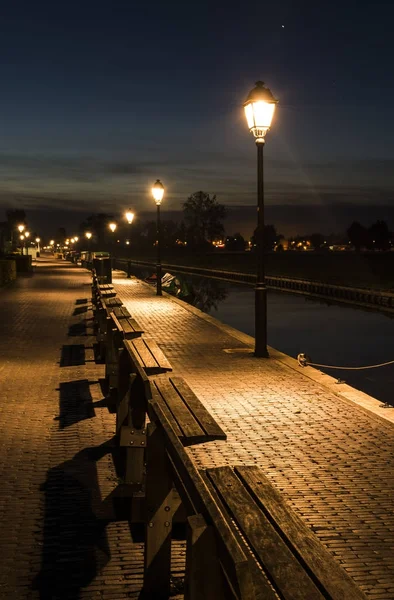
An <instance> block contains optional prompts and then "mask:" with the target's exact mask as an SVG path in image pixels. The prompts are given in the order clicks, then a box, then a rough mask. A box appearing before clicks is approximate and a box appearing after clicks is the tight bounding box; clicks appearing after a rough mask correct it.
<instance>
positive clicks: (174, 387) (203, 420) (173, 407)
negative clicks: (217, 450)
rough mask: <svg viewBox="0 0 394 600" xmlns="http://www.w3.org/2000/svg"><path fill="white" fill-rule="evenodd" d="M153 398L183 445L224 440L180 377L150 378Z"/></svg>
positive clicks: (217, 427) (224, 436)
mask: <svg viewBox="0 0 394 600" xmlns="http://www.w3.org/2000/svg"><path fill="white" fill-rule="evenodd" d="M151 384H152V385H151V389H152V397H153V399H154V400H155V401H156V402H157V403H158V404H159V405H160V406H161V408H162V410H163V412H164V414H165V415H166V416H167V419H168V420H169V421H170V422H172V426H173V428H174V431H175V434H176V435H177V436H178V438H179V439H180V440H181V442H182V444H183V445H184V446H191V445H194V444H201V443H204V442H209V441H211V440H225V439H226V434H225V433H224V431H223V430H222V429H221V428H220V427H219V425H218V424H217V423H216V421H215V419H214V418H213V417H212V416H211V415H210V414H209V412H208V411H207V409H206V408H205V406H204V405H203V404H202V403H201V402H200V400H199V399H198V398H197V396H196V395H195V393H194V392H193V391H192V390H191V389H190V387H189V386H188V385H187V383H186V382H185V380H184V379H183V378H182V377H172V376H171V377H166V378H158V379H153V380H152V382H151Z"/></svg>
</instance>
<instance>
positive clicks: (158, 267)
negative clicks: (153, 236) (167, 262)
mask: <svg viewBox="0 0 394 600" xmlns="http://www.w3.org/2000/svg"><path fill="white" fill-rule="evenodd" d="M160 238H161V231H160V204H158V205H157V264H156V295H157V296H162V295H163V294H162V291H161V277H162V275H161V251H160V246H161V240H160Z"/></svg>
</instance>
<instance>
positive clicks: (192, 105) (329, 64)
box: [0, 0, 394, 224]
mask: <svg viewBox="0 0 394 600" xmlns="http://www.w3.org/2000/svg"><path fill="white" fill-rule="evenodd" d="M393 26H394V6H393V3H391V2H384V3H383V2H372V1H371V2H370V1H367V2H362V1H360V0H359V1H358V2H349V1H346V0H344V1H343V2H330V3H323V2H319V1H317V2H316V1H315V2H300V1H297V2H296V1H294V2H291V1H286V2H281V1H278V0H276V1H275V2H272V3H271V2H270V3H269V2H264V1H260V2H255V3H253V2H231V1H229V2H217V1H216V2H215V1H214V0H211V1H210V2H205V1H202V2H192V3H190V2H185V1H184V2H178V1H170V0H169V1H168V2H164V1H163V2H158V1H152V2H149V1H145V2H143V1H138V2H136V1H132V0H129V1H127V2H117V1H116V0H113V1H112V2H111V1H109V0H108V1H107V2H99V1H98V2H90V1H89V0H83V1H82V0H81V1H80V2H78V3H77V2H74V1H70V2H61V3H56V2H53V1H51V2H47V1H42V2H40V1H39V0H38V2H37V3H35V2H31V1H28V2H18V1H17V0H15V1H13V2H7V4H3V6H2V11H1V19H0V28H1V30H0V57H1V58H0V76H1V93H0V106H1V112H0V118H1V134H0V205H1V207H2V208H4V209H5V208H8V207H14V208H16V207H19V208H25V210H26V211H28V212H29V213H30V214H32V211H33V209H34V211H35V214H36V219H37V215H40V218H42V215H43V214H44V212H43V209H48V208H50V209H51V210H52V217H50V216H49V221H51V218H52V220H55V216H54V215H55V214H56V211H57V210H69V211H79V212H81V213H83V212H84V213H90V212H98V211H100V210H106V211H111V212H115V213H116V212H118V211H121V210H123V208H126V207H128V206H132V207H133V208H134V209H135V210H136V211H137V212H142V211H146V210H148V209H150V207H151V206H152V203H153V200H152V198H151V195H150V187H151V184H152V183H153V182H154V180H155V179H156V178H160V179H161V180H162V181H163V183H164V184H165V186H166V197H165V205H164V204H163V211H164V209H165V208H166V209H167V210H172V211H174V210H177V209H179V208H180V207H181V202H182V201H183V200H185V199H186V198H187V196H188V195H190V194H191V193H192V192H194V191H197V190H199V189H203V190H205V191H207V192H210V193H216V194H217V197H218V200H219V201H220V202H222V203H224V204H226V205H228V206H241V205H245V206H246V205H253V204H255V201H256V197H255V187H256V185H255V177H256V156H255V147H254V142H253V138H252V136H251V134H249V132H248V130H247V127H246V123H245V118H244V115H243V109H242V103H243V101H244V100H245V97H246V95H247V93H248V92H249V90H250V89H251V88H252V87H253V86H254V82H255V81H256V80H258V79H262V80H263V81H265V82H266V85H267V86H268V87H269V88H270V89H271V91H272V92H273V94H274V95H275V96H276V97H277V98H278V99H279V102H280V103H279V105H278V108H277V113H276V115H275V120H274V122H273V126H272V129H271V131H270V132H269V133H268V137H267V143H266V147H265V157H266V201H267V204H268V205H275V206H279V205H288V204H292V205H308V204H310V205H316V206H322V205H324V206H326V207H327V206H331V205H332V206H334V205H335V204H338V203H353V204H354V205H357V206H360V205H371V206H374V207H375V206H377V205H394V113H393V106H394V77H393V75H392V70H393V62H394V35H393ZM333 210H334V209H333ZM37 211H38V212H37ZM2 213H3V211H0V219H1V217H2V216H3V214H2ZM376 216H377V217H379V214H378V213H376ZM80 220H81V219H79V220H78V218H76V222H77V223H78V222H79V221H80ZM60 224H61V223H60Z"/></svg>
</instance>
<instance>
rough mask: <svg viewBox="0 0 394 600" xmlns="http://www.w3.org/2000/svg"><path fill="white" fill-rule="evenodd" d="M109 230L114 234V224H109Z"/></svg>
mask: <svg viewBox="0 0 394 600" xmlns="http://www.w3.org/2000/svg"><path fill="white" fill-rule="evenodd" d="M109 228H110V230H111V231H112V233H114V231H115V230H116V223H110V224H109Z"/></svg>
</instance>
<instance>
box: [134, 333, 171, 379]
mask: <svg viewBox="0 0 394 600" xmlns="http://www.w3.org/2000/svg"><path fill="white" fill-rule="evenodd" d="M131 344H132V346H133V348H134V351H135V353H136V355H137V357H138V359H139V360H140V361H141V362H142V364H143V367H144V369H145V371H146V373H147V375H155V374H158V373H164V372H165V371H172V367H171V365H170V363H169V362H168V360H167V359H166V357H165V356H164V354H163V352H162V351H161V350H160V348H159V346H158V345H157V344H156V342H155V341H154V340H153V339H152V338H148V337H145V338H137V339H135V340H132V341H131Z"/></svg>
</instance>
